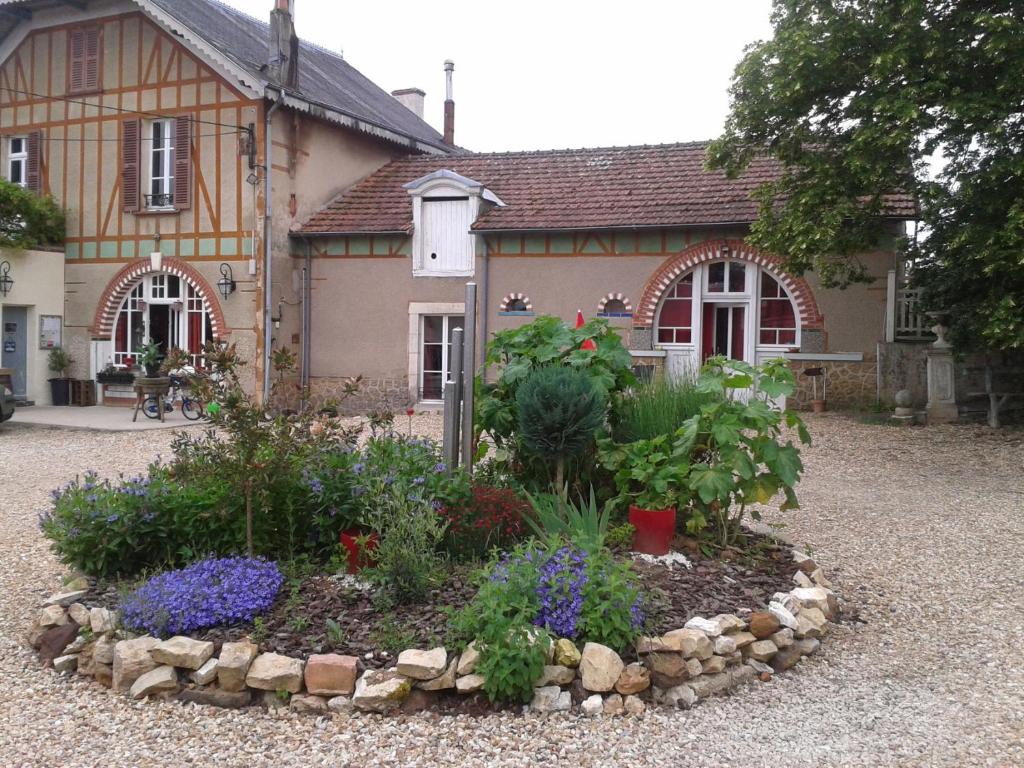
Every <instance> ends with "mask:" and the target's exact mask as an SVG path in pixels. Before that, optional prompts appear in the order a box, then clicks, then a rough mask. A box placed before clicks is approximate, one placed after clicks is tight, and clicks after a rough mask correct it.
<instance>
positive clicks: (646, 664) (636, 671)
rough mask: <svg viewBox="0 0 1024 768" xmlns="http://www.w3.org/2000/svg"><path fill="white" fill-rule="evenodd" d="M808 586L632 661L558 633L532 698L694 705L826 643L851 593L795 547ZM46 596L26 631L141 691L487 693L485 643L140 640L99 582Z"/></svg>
mask: <svg viewBox="0 0 1024 768" xmlns="http://www.w3.org/2000/svg"><path fill="white" fill-rule="evenodd" d="M793 556H794V560H795V561H796V563H797V569H798V570H797V571H796V572H795V574H794V577H793V579H794V582H795V583H796V585H797V586H796V588H795V589H793V590H792V591H790V592H777V593H775V595H773V597H772V600H771V602H769V604H768V606H767V607H766V608H765V609H762V610H756V611H749V610H748V611H741V612H740V613H743V614H744V615H743V617H742V618H741V617H740V616H737V615H733V614H720V615H718V616H715V617H713V618H710V619H709V618H703V617H699V616H697V617H694V618H692V619H690V620H689V621H687V622H686V625H685V626H683V627H680V628H679V629H676V630H673V631H671V632H668V633H666V634H664V635H662V636H660V637H642V638H639V639H638V640H637V642H636V646H635V648H634V649H633V650H634V651H635V654H633V655H632V658H636V659H637V661H633V662H632V663H626V661H624V660H623V658H622V657H621V656H619V654H618V653H616V652H615V651H614V650H613V649H611V648H608V647H607V646H604V645H601V644H599V643H591V642H588V643H585V644H583V646H582V648H581V647H580V646H579V644H577V643H575V642H573V641H572V640H569V639H567V638H561V639H558V640H557V641H554V640H552V639H550V638H548V636H547V635H546V634H545V635H543V636H538V640H537V642H543V643H545V650H546V664H545V666H544V669H543V672H542V674H541V676H540V678H539V679H538V680H536V681H535V683H534V686H535V687H534V695H533V700H532V702H531V703H530V709H531V710H533V711H536V712H559V711H571V710H574V709H575V710H577V711H579V712H581V713H582V714H584V715H588V716H595V715H601V714H604V715H621V714H628V715H633V716H640V715H642V714H643V713H644V712H645V710H646V709H647V707H648V706H651V705H661V706H668V707H684V708H689V707H691V706H692V705H694V704H695V703H697V702H698V701H699V700H701V699H704V698H707V697H709V696H714V695H718V694H723V693H726V692H728V691H730V690H731V689H733V688H735V687H737V686H738V685H741V684H744V683H748V682H753V681H755V680H760V681H762V682H767V681H769V680H771V678H772V676H773V675H775V674H777V673H779V672H782V671H785V670H787V669H789V668H791V667H792V666H794V665H795V664H797V663H798V662H799V661H800V660H801V659H802V658H803V657H804V656H808V655H810V654H813V653H815V652H817V650H818V648H819V646H820V641H819V638H821V637H822V636H823V635H825V634H826V633H827V632H828V631H829V627H830V622H832V621H834V620H835V618H836V616H837V614H838V611H839V603H838V599H837V598H836V596H835V594H834V593H833V592H832V590H831V588H830V587H831V584H829V582H828V580H827V579H826V578H825V576H824V575H823V573H822V571H821V569H820V568H819V567H818V566H817V564H816V563H815V562H814V561H813V560H812V559H811V558H810V557H808V556H807V555H804V554H801V553H797V552H794V553H793ZM66 589H67V591H65V592H63V593H60V594H56V595H53V596H51V597H50V598H49V599H48V600H46V601H45V602H44V604H43V608H42V610H41V611H40V613H39V615H38V617H37V618H36V620H35V622H33V624H32V626H31V627H30V628H29V630H28V636H27V638H26V639H27V640H28V642H29V644H30V645H32V647H33V648H35V649H36V650H38V651H39V652H40V656H41V658H42V659H43V662H44V664H45V665H47V666H49V665H52V666H53V668H54V669H55V670H56V671H57V672H58V673H64V674H71V673H74V672H77V673H78V674H80V675H84V676H87V677H91V678H93V679H94V680H95V681H96V682H98V683H100V684H101V685H104V686H106V687H108V688H113V689H114V690H115V691H118V692H121V693H125V694H127V695H128V696H130V697H131V698H133V699H145V698H148V697H150V696H152V697H155V698H170V697H174V698H177V699H178V700H180V701H183V702H192V703H195V704H200V705H210V706H220V707H233V708H237V707H244V706H248V705H250V704H262V705H264V706H267V707H272V708H277V707H289V708H290V709H292V710H294V711H297V712H306V713H313V714H320V713H327V712H351V711H353V710H358V711H365V712H380V713H386V712H399V711H400V712H403V713H406V712H414V711H418V710H421V709H426V708H428V707H430V706H432V705H433V704H435V703H437V702H438V700H439V698H441V697H452V696H454V697H456V698H459V697H464V696H468V695H472V694H476V693H479V692H481V691H482V689H483V687H484V684H485V679H484V677H483V676H482V675H481V674H480V673H479V672H478V671H477V664H478V662H479V660H480V654H479V653H478V652H477V650H476V649H475V648H474V647H473V644H472V643H471V644H470V645H469V646H468V647H466V648H465V649H464V650H462V651H461V652H454V653H449V652H448V650H447V649H445V648H443V647H438V648H432V649H429V650H420V649H408V650H405V651H403V652H402V653H400V654H399V655H398V658H397V663H396V665H395V666H394V667H392V668H390V669H364V668H363V665H362V663H361V662H360V660H359V659H358V658H355V657H353V656H348V655H342V654H335V653H326V654H313V655H311V656H310V657H309V658H308V659H300V658H291V657H288V656H285V655H282V654H278V653H260V651H259V647H258V645H257V644H255V643H252V642H250V641H249V640H248V639H245V640H242V641H240V642H226V643H224V644H223V645H222V646H221V647H220V649H219V653H217V650H218V649H217V648H216V646H215V645H214V643H212V642H209V641H202V640H196V639H193V638H190V637H185V636H179V637H172V638H170V639H168V640H160V639H158V638H155V637H149V636H143V637H136V636H132V635H129V634H127V633H126V632H125V631H124V630H122V629H120V628H119V627H118V617H117V615H116V613H115V612H112V611H110V610H108V609H106V608H102V607H92V608H89V607H87V603H88V601H89V598H90V587H89V583H88V582H87V581H86V580H84V579H79V580H77V581H76V582H71V583H70V584H69V585H68V587H67V588H66Z"/></svg>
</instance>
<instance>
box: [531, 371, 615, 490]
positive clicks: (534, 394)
mask: <svg viewBox="0 0 1024 768" xmlns="http://www.w3.org/2000/svg"><path fill="white" fill-rule="evenodd" d="M516 408H517V410H518V412H519V435H520V437H521V439H522V442H523V447H524V448H525V449H526V450H527V451H529V452H530V453H532V454H534V455H536V456H539V457H540V458H542V459H545V460H547V461H554V462H555V490H556V491H557V492H559V493H562V492H563V491H564V486H565V463H566V461H567V460H568V459H571V458H574V457H576V456H579V455H581V454H582V453H584V452H585V451H587V450H588V449H590V448H592V447H593V445H594V437H595V434H596V433H597V430H598V429H599V428H600V427H601V425H602V424H603V423H604V419H605V414H606V413H607V411H608V400H607V396H606V395H605V393H604V391H603V390H602V389H600V388H599V387H598V386H597V385H596V384H595V383H594V380H593V379H591V378H590V377H589V376H587V375H586V374H585V373H582V372H581V371H578V370H576V369H574V368H565V367H562V366H548V367H546V368H539V369H537V370H535V371H534V372H533V373H531V374H530V376H529V378H527V379H526V381H525V382H524V383H523V385H522V386H521V387H520V388H519V391H518V392H517V393H516Z"/></svg>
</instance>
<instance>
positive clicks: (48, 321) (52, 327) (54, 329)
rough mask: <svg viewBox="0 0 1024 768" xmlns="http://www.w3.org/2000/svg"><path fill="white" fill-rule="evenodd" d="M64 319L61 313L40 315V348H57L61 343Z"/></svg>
mask: <svg viewBox="0 0 1024 768" xmlns="http://www.w3.org/2000/svg"><path fill="white" fill-rule="evenodd" d="M62 330H63V319H62V318H61V316H60V315H40V316H39V348H40V349H56V348H57V347H59V346H60V345H61V331H62Z"/></svg>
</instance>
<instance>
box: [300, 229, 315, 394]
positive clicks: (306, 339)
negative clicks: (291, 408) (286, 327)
mask: <svg viewBox="0 0 1024 768" xmlns="http://www.w3.org/2000/svg"><path fill="white" fill-rule="evenodd" d="M302 240H303V242H304V243H305V245H306V252H305V263H304V264H303V266H302V367H301V369H300V372H299V379H300V383H301V385H302V405H303V408H305V406H306V405H308V402H309V372H310V362H309V350H310V346H311V344H310V329H311V326H312V318H313V244H312V243H311V242H310V240H309V238H308V237H304V238H303V239H302Z"/></svg>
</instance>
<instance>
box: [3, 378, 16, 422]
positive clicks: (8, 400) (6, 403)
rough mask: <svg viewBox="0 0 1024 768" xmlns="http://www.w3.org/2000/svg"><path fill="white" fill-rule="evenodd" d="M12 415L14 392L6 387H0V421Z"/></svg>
mask: <svg viewBox="0 0 1024 768" xmlns="http://www.w3.org/2000/svg"><path fill="white" fill-rule="evenodd" d="M13 415H14V393H13V392H11V390H9V389H8V388H7V387H0V423H3V422H5V421H7V420H8V419H9V418H11V416H13Z"/></svg>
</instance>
